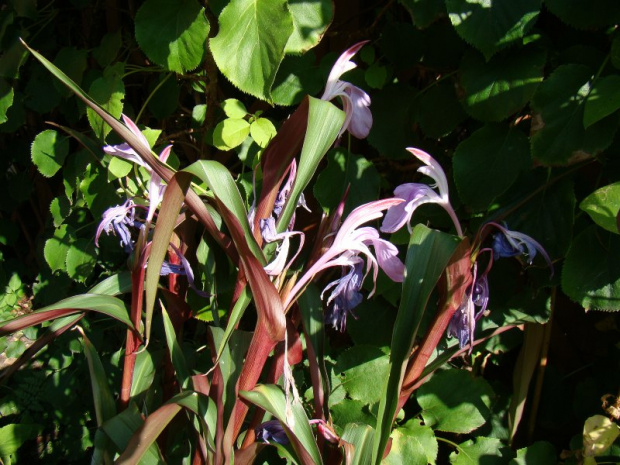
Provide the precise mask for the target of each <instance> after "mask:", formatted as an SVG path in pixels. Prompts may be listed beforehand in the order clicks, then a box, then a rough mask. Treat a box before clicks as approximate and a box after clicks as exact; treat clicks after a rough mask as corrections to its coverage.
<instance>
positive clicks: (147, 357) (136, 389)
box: [130, 350, 161, 399]
mask: <svg viewBox="0 0 620 465" xmlns="http://www.w3.org/2000/svg"><path fill="white" fill-rule="evenodd" d="M160 358H161V357H160ZM157 365H158V364H157V361H156V359H155V356H154V355H153V354H152V353H151V352H150V351H149V350H143V351H141V352H138V354H137V355H136V364H135V366H134V370H133V379H132V382H131V393H130V396H131V398H132V399H133V398H135V397H137V396H140V395H142V394H145V393H146V392H148V390H149V388H150V387H151V385H152V384H153V380H154V379H155V373H156V372H157V368H156V366H157Z"/></svg>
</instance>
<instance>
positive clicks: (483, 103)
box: [460, 46, 546, 121]
mask: <svg viewBox="0 0 620 465" xmlns="http://www.w3.org/2000/svg"><path fill="white" fill-rule="evenodd" d="M545 58H546V52H545V50H544V49H541V48H538V47H536V46H530V47H524V48H521V49H517V50H513V51H511V53H506V54H501V55H498V56H496V57H494V58H493V59H491V60H490V61H486V62H485V60H484V59H483V58H482V56H481V55H480V54H479V53H476V52H474V51H469V52H468V53H466V54H465V57H464V58H463V61H462V63H461V67H460V69H461V73H460V78H461V79H460V83H461V88H462V100H461V102H462V104H463V108H465V111H467V113H469V114H470V115H471V116H473V117H474V118H476V119H479V120H481V121H501V120H503V119H505V118H507V117H509V116H510V115H512V114H513V113H516V112H517V111H519V110H520V109H521V108H523V106H525V104H526V103H527V102H528V101H529V100H530V99H531V98H532V96H533V95H534V92H535V91H536V88H537V87H538V84H540V83H541V82H542V80H543V68H544V66H545Z"/></svg>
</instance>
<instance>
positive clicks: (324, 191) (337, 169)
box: [313, 147, 381, 217]
mask: <svg viewBox="0 0 620 465" xmlns="http://www.w3.org/2000/svg"><path fill="white" fill-rule="evenodd" d="M380 183H381V177H380V176H379V173H377V170H376V169H375V167H374V165H373V164H372V163H371V162H369V161H368V160H366V158H364V157H363V156H361V155H356V154H354V153H351V152H349V151H347V150H346V149H345V148H343V147H338V148H335V149H333V150H331V151H330V152H329V153H328V154H327V167H326V168H325V169H324V170H323V171H321V173H320V174H319V176H318V178H317V180H316V182H315V183H314V190H313V191H314V196H315V197H316V199H317V200H318V201H319V203H320V204H321V207H323V210H326V211H332V210H333V209H334V208H336V207H337V206H338V203H339V202H340V200H341V199H342V197H343V195H344V193H345V192H346V190H347V188H349V193H348V195H347V202H346V204H345V210H344V213H343V216H344V217H346V216H347V214H348V213H349V212H350V211H351V210H352V209H353V208H355V207H356V206H358V205H362V204H365V203H367V202H370V201H372V200H375V199H376V198H377V196H378V194H379V185H380Z"/></svg>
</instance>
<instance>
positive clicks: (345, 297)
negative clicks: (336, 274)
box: [321, 257, 364, 333]
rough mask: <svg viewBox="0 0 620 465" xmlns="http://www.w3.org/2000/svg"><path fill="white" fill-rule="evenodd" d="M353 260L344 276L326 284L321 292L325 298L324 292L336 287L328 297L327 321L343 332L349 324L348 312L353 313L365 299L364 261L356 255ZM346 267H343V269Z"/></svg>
mask: <svg viewBox="0 0 620 465" xmlns="http://www.w3.org/2000/svg"><path fill="white" fill-rule="evenodd" d="M352 261H353V264H352V265H351V266H350V267H349V272H348V273H345V272H344V271H343V273H342V277H341V278H340V279H337V280H336V281H333V282H331V283H329V284H328V285H327V286H325V289H323V292H322V293H321V298H323V294H325V292H327V290H328V289H331V288H334V290H333V291H332V293H331V294H330V296H329V298H328V299H327V308H328V311H327V312H326V315H325V323H329V324H331V325H332V326H333V327H334V329H336V330H338V331H340V332H341V333H342V332H344V330H345V329H346V326H347V314H348V313H349V312H351V314H353V309H354V308H355V307H357V306H358V305H359V304H361V303H362V300H363V296H362V294H361V292H360V289H361V288H362V283H363V282H364V276H363V274H362V269H363V266H364V261H363V260H362V259H361V258H359V257H355V258H354V259H352ZM345 269H346V268H343V270H345ZM353 316H355V314H353Z"/></svg>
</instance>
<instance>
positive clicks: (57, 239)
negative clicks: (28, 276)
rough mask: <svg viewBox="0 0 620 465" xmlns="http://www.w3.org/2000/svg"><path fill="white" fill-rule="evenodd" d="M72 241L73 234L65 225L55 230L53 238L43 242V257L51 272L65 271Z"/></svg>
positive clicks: (69, 227) (73, 239)
mask: <svg viewBox="0 0 620 465" xmlns="http://www.w3.org/2000/svg"><path fill="white" fill-rule="evenodd" d="M74 241H75V232H74V230H73V228H72V227H71V226H69V225H66V224H63V225H61V226H60V227H59V228H58V229H56V231H54V236H53V237H51V238H50V239H48V240H47V241H45V247H43V256H44V257H45V261H46V262H47V264H48V265H49V267H50V268H51V270H52V271H58V270H62V271H65V270H66V268H67V264H66V263H67V262H66V260H67V253H68V252H69V247H70V246H71V244H72V243H73V242H74Z"/></svg>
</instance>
